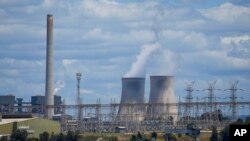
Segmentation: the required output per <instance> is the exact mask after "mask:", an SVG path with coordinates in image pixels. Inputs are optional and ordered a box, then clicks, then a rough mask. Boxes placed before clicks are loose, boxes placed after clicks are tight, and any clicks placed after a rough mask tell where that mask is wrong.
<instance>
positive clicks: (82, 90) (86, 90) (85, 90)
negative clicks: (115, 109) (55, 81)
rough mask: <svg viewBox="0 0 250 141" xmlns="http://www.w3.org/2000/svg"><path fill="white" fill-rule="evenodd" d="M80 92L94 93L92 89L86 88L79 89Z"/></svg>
mask: <svg viewBox="0 0 250 141" xmlns="http://www.w3.org/2000/svg"><path fill="white" fill-rule="evenodd" d="M80 93H81V94H84V95H85V94H93V93H94V91H93V90H88V89H81V90H80Z"/></svg>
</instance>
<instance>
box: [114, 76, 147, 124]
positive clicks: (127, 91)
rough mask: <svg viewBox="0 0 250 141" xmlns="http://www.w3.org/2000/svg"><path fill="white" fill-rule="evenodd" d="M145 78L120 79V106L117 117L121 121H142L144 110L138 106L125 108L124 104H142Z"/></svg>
mask: <svg viewBox="0 0 250 141" xmlns="http://www.w3.org/2000/svg"><path fill="white" fill-rule="evenodd" d="M144 93H145V78H122V96H121V102H120V104H121V106H120V107H119V111H118V116H119V118H120V119H122V120H142V117H143V116H142V115H144V111H145V109H143V107H140V106H126V105H122V104H125V103H143V102H144Z"/></svg>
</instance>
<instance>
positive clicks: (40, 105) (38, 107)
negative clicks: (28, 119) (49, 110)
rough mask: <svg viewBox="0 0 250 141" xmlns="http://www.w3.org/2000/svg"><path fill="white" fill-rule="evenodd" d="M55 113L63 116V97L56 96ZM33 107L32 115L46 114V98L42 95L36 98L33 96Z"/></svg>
mask: <svg viewBox="0 0 250 141" xmlns="http://www.w3.org/2000/svg"><path fill="white" fill-rule="evenodd" d="M54 104H55V106H56V107H55V108H54V113H55V114H61V112H62V111H61V107H60V105H61V104H62V99H61V96H58V95H54ZM31 105H32V106H33V108H32V113H39V114H45V109H44V107H45V105H46V97H45V96H42V95H36V96H31Z"/></svg>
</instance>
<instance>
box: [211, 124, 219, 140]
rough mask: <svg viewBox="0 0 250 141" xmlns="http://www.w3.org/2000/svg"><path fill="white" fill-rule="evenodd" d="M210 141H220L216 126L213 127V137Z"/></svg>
mask: <svg viewBox="0 0 250 141" xmlns="http://www.w3.org/2000/svg"><path fill="white" fill-rule="evenodd" d="M210 141H218V132H217V129H216V127H215V126H213V127H212V135H211V137H210Z"/></svg>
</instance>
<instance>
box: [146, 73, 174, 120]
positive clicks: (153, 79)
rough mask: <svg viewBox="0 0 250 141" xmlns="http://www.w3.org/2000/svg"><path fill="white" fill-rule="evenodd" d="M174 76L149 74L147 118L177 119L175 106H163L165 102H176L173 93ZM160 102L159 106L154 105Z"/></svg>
mask: <svg viewBox="0 0 250 141" xmlns="http://www.w3.org/2000/svg"><path fill="white" fill-rule="evenodd" d="M173 82H174V76H150V96H149V105H150V106H149V107H148V109H147V119H171V120H176V119H177V107H176V106H166V105H165V106H163V105H164V104H166V103H176V98H175V94H174V84H173ZM157 103H162V105H161V106H159V105H158V106H156V105H157Z"/></svg>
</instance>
